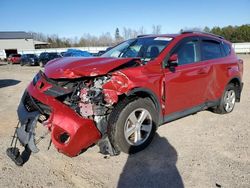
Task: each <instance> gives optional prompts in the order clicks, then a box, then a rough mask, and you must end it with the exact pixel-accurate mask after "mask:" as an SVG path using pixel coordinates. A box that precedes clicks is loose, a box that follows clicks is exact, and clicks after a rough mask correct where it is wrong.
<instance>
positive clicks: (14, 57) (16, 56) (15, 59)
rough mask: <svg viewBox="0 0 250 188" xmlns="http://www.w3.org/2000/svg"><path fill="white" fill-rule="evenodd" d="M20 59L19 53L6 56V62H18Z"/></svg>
mask: <svg viewBox="0 0 250 188" xmlns="http://www.w3.org/2000/svg"><path fill="white" fill-rule="evenodd" d="M20 60H21V54H10V55H9V57H8V58H7V61H8V63H11V64H18V63H20Z"/></svg>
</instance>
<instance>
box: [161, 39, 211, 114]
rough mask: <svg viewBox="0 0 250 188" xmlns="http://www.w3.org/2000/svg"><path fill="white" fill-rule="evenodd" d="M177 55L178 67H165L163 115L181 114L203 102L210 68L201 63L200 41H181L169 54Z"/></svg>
mask: <svg viewBox="0 0 250 188" xmlns="http://www.w3.org/2000/svg"><path fill="white" fill-rule="evenodd" d="M171 54H177V55H178V65H177V66H176V67H174V70H173V69H170V68H169V66H167V67H166V68H165V69H164V74H165V75H164V76H165V115H169V114H171V113H174V112H182V111H184V110H188V109H190V108H192V107H196V106H198V105H200V104H202V103H204V102H205V96H204V94H205V91H206V87H207V86H206V84H207V82H208V80H209V73H210V69H211V67H210V66H209V65H208V64H206V63H202V62H201V55H200V54H201V53H200V39H199V38H197V37H196V38H188V39H184V40H182V41H181V42H180V43H178V44H177V46H176V47H174V49H173V50H172V52H170V56H171Z"/></svg>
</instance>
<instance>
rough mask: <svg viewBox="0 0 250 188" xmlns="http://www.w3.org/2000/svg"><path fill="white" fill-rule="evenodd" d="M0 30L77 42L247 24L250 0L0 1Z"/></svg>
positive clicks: (249, 17) (249, 18) (248, 22)
mask: <svg viewBox="0 0 250 188" xmlns="http://www.w3.org/2000/svg"><path fill="white" fill-rule="evenodd" d="M0 18H1V22H0V31H33V32H42V33H44V34H58V35H59V36H60V37H81V36H82V35H83V34H85V33H90V34H92V35H96V36H99V35H101V34H103V33H106V32H110V33H111V34H112V35H114V33H115V29H116V28H117V27H118V28H119V29H120V32H121V33H122V29H123V27H127V28H132V29H139V28H140V27H141V26H143V27H144V28H145V30H146V33H151V32H152V26H153V25H161V33H177V32H179V31H180V29H182V28H194V27H198V28H203V27H205V26H208V27H210V28H211V27H213V26H220V27H223V26H227V25H242V24H250V0H237V1H236V0H172V1H168V0H85V1H84V0H40V1H35V0H33V1H31V0H0Z"/></svg>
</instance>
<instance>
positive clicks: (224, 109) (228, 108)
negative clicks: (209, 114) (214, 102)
mask: <svg viewBox="0 0 250 188" xmlns="http://www.w3.org/2000/svg"><path fill="white" fill-rule="evenodd" d="M236 93H237V88H236V86H235V85H234V84H232V83H230V84H228V85H227V87H226V89H225V91H224V93H223V96H222V97H221V99H220V104H219V105H218V106H217V107H216V108H214V109H213V111H214V112H215V113H217V114H227V113H230V112H232V111H233V109H234V106H235V102H236Z"/></svg>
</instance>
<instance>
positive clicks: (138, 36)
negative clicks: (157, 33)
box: [137, 34, 150, 38]
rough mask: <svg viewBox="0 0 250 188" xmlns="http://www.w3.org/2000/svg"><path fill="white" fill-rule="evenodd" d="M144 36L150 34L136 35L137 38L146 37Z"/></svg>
mask: <svg viewBox="0 0 250 188" xmlns="http://www.w3.org/2000/svg"><path fill="white" fill-rule="evenodd" d="M146 36H150V34H144V35H137V38H140V37H146Z"/></svg>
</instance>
